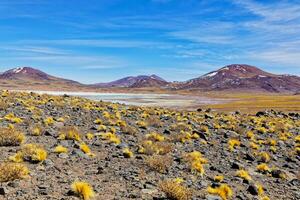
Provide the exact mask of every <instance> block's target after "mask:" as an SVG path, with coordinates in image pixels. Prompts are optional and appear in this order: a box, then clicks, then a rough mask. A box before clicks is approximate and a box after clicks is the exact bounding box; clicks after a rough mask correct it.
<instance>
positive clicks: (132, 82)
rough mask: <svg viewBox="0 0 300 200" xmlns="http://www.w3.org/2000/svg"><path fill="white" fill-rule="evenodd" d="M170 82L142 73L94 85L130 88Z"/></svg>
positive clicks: (155, 85)
mask: <svg viewBox="0 0 300 200" xmlns="http://www.w3.org/2000/svg"><path fill="white" fill-rule="evenodd" d="M167 84H168V82H167V81H165V80H164V79H162V78H161V77H159V76H156V75H154V74H153V75H150V76H146V75H140V76H128V77H125V78H122V79H119V80H116V81H112V82H109V83H97V84H94V85H92V86H93V87H100V88H101V87H102V88H103V87H105V88H107V87H128V88H143V87H162V86H165V85H167Z"/></svg>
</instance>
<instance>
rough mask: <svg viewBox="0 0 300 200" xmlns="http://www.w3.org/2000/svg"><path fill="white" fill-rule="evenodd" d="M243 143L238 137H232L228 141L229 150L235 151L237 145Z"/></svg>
mask: <svg viewBox="0 0 300 200" xmlns="http://www.w3.org/2000/svg"><path fill="white" fill-rule="evenodd" d="M240 145H241V142H240V141H238V140H237V139H230V140H229V141H228V146H229V150H230V151H233V150H234V149H235V148H236V147H239V146H240Z"/></svg>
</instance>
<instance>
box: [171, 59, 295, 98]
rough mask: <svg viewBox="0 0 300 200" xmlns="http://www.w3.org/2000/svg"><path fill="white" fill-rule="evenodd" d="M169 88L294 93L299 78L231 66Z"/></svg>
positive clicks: (257, 69) (240, 66)
mask: <svg viewBox="0 0 300 200" xmlns="http://www.w3.org/2000/svg"><path fill="white" fill-rule="evenodd" d="M169 88H172V89H188V90H191V89H197V90H203V91H221V90H231V91H232V90H235V91H241V92H243V91H261V92H296V91H298V90H299V88H300V77H297V76H292V75H276V74H271V73H268V72H265V71H263V70H261V69H259V68H257V67H254V66H250V65H244V64H233V65H228V66H225V67H223V68H221V69H219V70H217V71H212V72H210V73H207V74H205V75H203V76H201V77H199V78H195V79H191V80H189V81H186V82H183V83H177V84H170V85H169Z"/></svg>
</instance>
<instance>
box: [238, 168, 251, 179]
mask: <svg viewBox="0 0 300 200" xmlns="http://www.w3.org/2000/svg"><path fill="white" fill-rule="evenodd" d="M236 175H237V176H238V177H240V178H242V179H244V180H246V181H250V180H252V178H251V176H250V175H249V173H248V172H247V171H246V170H238V171H237V172H236Z"/></svg>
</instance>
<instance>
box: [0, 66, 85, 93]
mask: <svg viewBox="0 0 300 200" xmlns="http://www.w3.org/2000/svg"><path fill="white" fill-rule="evenodd" d="M81 86H83V85H82V84H80V83H78V82H76V81H72V80H68V79H64V78H58V77H55V76H51V75H49V74H47V73H45V72H42V71H40V70H38V69H34V68H32V67H17V68H14V69H10V70H8V71H5V72H3V73H2V74H0V87H1V88H7V89H13V88H15V89H67V88H70V87H74V88H75V87H81Z"/></svg>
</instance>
